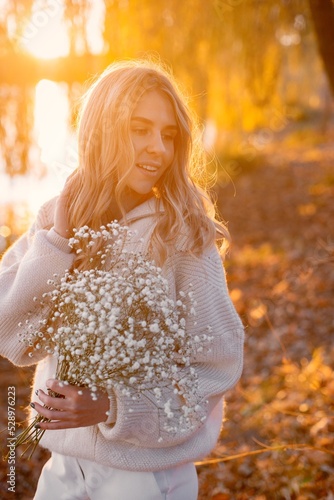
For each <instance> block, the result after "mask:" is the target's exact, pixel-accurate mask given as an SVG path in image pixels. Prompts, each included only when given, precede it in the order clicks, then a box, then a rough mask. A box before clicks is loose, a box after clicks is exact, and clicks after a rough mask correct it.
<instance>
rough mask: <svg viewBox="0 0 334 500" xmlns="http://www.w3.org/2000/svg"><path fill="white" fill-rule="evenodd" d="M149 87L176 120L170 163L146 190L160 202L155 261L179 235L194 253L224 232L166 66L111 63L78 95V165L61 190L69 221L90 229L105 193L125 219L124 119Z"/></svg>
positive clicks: (105, 205)
mask: <svg viewBox="0 0 334 500" xmlns="http://www.w3.org/2000/svg"><path fill="white" fill-rule="evenodd" d="M151 90H158V91H160V92H162V93H163V94H164V95H165V96H166V97H167V98H168V99H169V101H170V102H171V104H172V106H173V109H174V112H175V118H176V121H177V126H178V133H177V136H176V138H175V144H174V151H175V154H174V159H173V162H172V164H171V166H170V167H169V168H167V170H166V171H165V172H164V174H163V176H162V177H161V178H160V179H159V181H158V183H157V185H156V186H155V187H154V190H153V191H154V196H155V197H156V201H157V207H158V203H159V200H162V202H163V206H164V212H163V213H162V215H161V217H160V218H159V219H158V222H157V225H156V227H155V229H154V231H153V234H152V239H151V245H150V248H151V249H152V252H153V253H154V258H155V260H157V261H158V262H159V263H160V264H163V262H164V261H165V260H166V258H167V256H168V255H169V253H170V251H171V249H172V248H173V246H174V245H175V243H176V241H177V238H178V237H179V236H180V235H181V234H182V235H186V248H187V250H188V251H189V252H192V253H193V254H194V255H200V254H201V253H202V252H203V251H204V250H205V249H206V248H208V247H209V246H210V245H211V244H212V243H213V241H215V240H217V236H218V237H219V238H220V241H221V243H223V244H222V245H220V247H221V248H225V247H226V243H227V242H228V240H229V234H228V231H227V229H226V227H225V226H224V225H223V224H222V223H218V222H217V220H216V219H215V210H214V206H213V204H212V202H211V201H210V197H209V195H208V193H207V191H206V189H205V185H203V182H202V184H201V185H200V183H199V180H201V181H203V180H205V172H206V159H205V154H204V151H203V148H202V146H201V140H200V134H199V128H198V126H197V121H196V119H195V116H194V115H193V113H192V112H191V110H190V108H189V107H188V104H187V99H186V97H185V96H184V95H183V93H182V92H181V90H180V88H179V87H178V85H177V84H176V82H175V81H174V79H173V77H172V75H171V74H170V73H169V72H168V70H167V69H165V68H164V67H162V66H161V65H160V64H157V63H155V62H154V63H153V62H151V61H146V60H145V61H138V60H136V61H123V62H117V63H113V64H111V65H110V66H108V67H107V68H106V70H105V71H104V72H103V73H102V74H101V75H100V76H99V77H98V78H97V79H96V80H95V81H94V83H93V84H92V85H91V86H90V87H89V89H88V91H87V92H86V93H85V95H84V96H83V98H82V106H81V110H80V112H79V114H78V124H79V125H78V142H79V167H78V169H77V176H76V181H75V185H74V186H73V187H71V189H70V196H69V199H70V203H69V223H70V227H76V228H78V227H81V226H83V225H88V226H90V227H92V228H93V229H98V228H99V227H100V226H101V225H103V224H106V223H108V222H110V220H111V217H112V214H111V213H110V204H111V203H110V202H111V197H113V200H114V202H116V203H117V206H118V207H119V209H120V210H121V212H122V213H123V216H125V220H126V214H125V211H124V208H123V206H122V193H124V189H125V187H126V184H127V177H128V175H129V174H130V172H131V169H132V168H133V165H134V161H135V154H134V148H133V146H132V142H131V137H130V120H131V116H132V113H133V110H134V108H135V107H136V105H137V103H138V102H139V100H140V99H141V97H142V96H143V94H144V93H145V92H147V91H151ZM120 166H122V169H120ZM121 172H122V173H121ZM81 264H84V263H83V262H82V263H81Z"/></svg>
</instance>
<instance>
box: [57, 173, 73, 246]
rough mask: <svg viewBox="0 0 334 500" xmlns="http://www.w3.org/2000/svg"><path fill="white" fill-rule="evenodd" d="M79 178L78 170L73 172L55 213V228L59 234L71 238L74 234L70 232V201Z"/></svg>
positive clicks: (61, 194)
mask: <svg viewBox="0 0 334 500" xmlns="http://www.w3.org/2000/svg"><path fill="white" fill-rule="evenodd" d="M77 180H78V173H77V171H75V172H73V174H71V175H70V176H69V177H68V179H67V181H66V183H65V186H64V189H63V190H62V192H61V193H60V195H59V198H58V200H57V203H56V209H55V215H54V230H55V231H56V233H58V234H59V236H62V237H63V238H70V237H71V236H72V235H71V234H70V229H71V228H70V227H69V220H68V219H69V217H68V206H69V201H70V196H71V194H72V193H73V187H74V186H75V184H76V181H77Z"/></svg>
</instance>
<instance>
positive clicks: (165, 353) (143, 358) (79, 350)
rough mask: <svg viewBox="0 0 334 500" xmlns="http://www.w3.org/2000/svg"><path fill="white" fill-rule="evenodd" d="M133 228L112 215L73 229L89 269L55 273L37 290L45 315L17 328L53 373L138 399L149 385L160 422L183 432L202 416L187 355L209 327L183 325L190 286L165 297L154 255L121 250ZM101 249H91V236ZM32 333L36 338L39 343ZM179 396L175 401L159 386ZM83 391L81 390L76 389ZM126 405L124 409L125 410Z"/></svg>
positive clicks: (203, 341) (192, 310) (190, 314)
mask: <svg viewBox="0 0 334 500" xmlns="http://www.w3.org/2000/svg"><path fill="white" fill-rule="evenodd" d="M133 234H134V233H133V232H131V231H130V230H129V228H127V227H126V226H121V225H120V224H118V223H117V222H116V221H114V222H112V223H111V224H108V225H107V226H102V227H101V228H100V230H99V231H93V230H92V229H90V228H89V227H88V226H83V227H82V228H80V229H78V230H76V229H75V230H74V237H73V238H71V240H70V245H71V246H72V247H73V250H74V251H75V252H76V253H77V255H80V258H81V256H82V255H85V256H88V257H89V259H88V260H89V262H90V266H89V269H79V268H74V269H72V270H69V271H67V272H66V273H65V275H64V276H63V277H60V278H58V277H54V280H50V282H49V284H50V285H52V286H53V287H54V288H53V290H52V291H50V292H47V293H45V294H44V296H43V303H42V306H43V310H45V308H46V307H48V308H49V315H48V320H47V321H45V319H44V320H41V321H40V322H39V324H38V328H37V329H36V327H34V328H30V329H29V327H31V326H34V325H30V324H29V320H28V331H27V330H26V331H25V333H24V334H22V335H21V340H22V341H24V342H25V343H26V344H27V346H29V348H30V352H29V355H30V356H33V355H34V353H35V351H36V350H37V349H38V352H40V351H41V349H43V348H44V350H45V351H46V354H53V355H55V356H57V359H58V366H57V374H56V378H58V379H59V380H64V381H66V382H67V383H70V384H73V385H76V386H80V387H88V388H89V389H90V391H91V395H92V398H93V399H94V400H96V399H97V398H98V396H97V394H98V389H104V390H106V391H107V392H109V393H110V391H112V390H116V391H119V392H120V393H122V394H124V395H126V396H129V397H132V398H134V400H135V399H136V397H139V396H140V395H141V394H146V393H147V392H149V393H150V394H151V396H152V398H153V401H155V404H156V406H157V407H158V408H159V409H160V410H161V411H162V412H164V414H165V417H166V418H165V420H166V424H165V426H164V429H165V430H166V431H168V432H177V431H181V432H182V430H183V431H184V430H185V429H188V428H189V427H192V426H193V423H194V419H195V420H196V418H197V417H196V415H197V416H198V418H197V420H199V419H202V418H203V408H202V407H201V406H200V405H198V402H197V400H198V398H197V391H198V383H197V373H196V370H195V369H194V368H193V367H191V366H190V363H191V358H192V356H196V353H199V352H201V351H202V350H203V349H204V348H207V349H208V344H209V342H210V339H211V337H210V328H209V327H208V331H207V332H206V333H203V334H202V335H200V336H199V335H196V336H194V338H192V337H191V335H190V333H189V331H190V330H188V329H187V328H186V326H187V322H188V321H192V322H193V323H194V322H195V320H194V317H195V315H196V302H195V300H194V297H193V292H192V291H191V290H188V291H187V290H183V291H181V292H180V293H179V296H178V297H177V300H176V301H173V300H172V299H171V298H170V291H169V286H168V281H167V279H166V278H165V277H164V276H163V272H162V269H161V268H160V267H158V266H157V265H156V264H155V263H154V262H153V261H152V260H149V259H148V258H147V257H146V256H144V255H142V254H138V253H133V252H130V251H129V250H127V249H126V247H127V243H128V241H130V240H131V238H132V236H133ZM101 240H102V241H103V250H99V251H97V252H95V253H94V246H95V245H96V243H97V242H101ZM37 339H38V342H37ZM168 387H169V389H170V391H171V393H173V391H174V396H175V397H179V398H182V401H183V405H179V407H178V408H177V409H174V408H173V403H172V400H171V399H167V401H166V400H165V399H166V398H165V399H164V388H168ZM81 392H82V391H79V394H80V393H81ZM131 411H132V408H130V409H129V412H130V413H131Z"/></svg>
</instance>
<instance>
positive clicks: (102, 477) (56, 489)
mask: <svg viewBox="0 0 334 500" xmlns="http://www.w3.org/2000/svg"><path fill="white" fill-rule="evenodd" d="M197 496H198V480H197V473H196V469H195V466H194V464H192V463H188V464H184V465H180V466H177V467H173V468H172V469H167V470H164V471H159V472H133V471H125V470H120V469H114V468H112V467H105V466H103V465H100V464H97V463H95V462H90V461H89V460H83V459H81V458H80V459H77V458H73V457H68V456H64V455H60V454H58V453H52V456H51V458H50V460H49V461H48V462H47V463H46V464H45V465H44V467H43V470H42V473H41V476H40V478H39V481H38V485H37V491H36V494H35V496H34V500H196V499H197Z"/></svg>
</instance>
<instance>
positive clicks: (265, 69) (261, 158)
mask: <svg viewBox="0 0 334 500" xmlns="http://www.w3.org/2000/svg"><path fill="white" fill-rule="evenodd" d="M147 56H151V57H154V58H160V59H161V60H162V61H163V62H164V63H166V64H167V65H168V66H170V67H171V68H172V70H173V72H174V74H175V76H176V78H177V79H178V80H179V81H180V82H181V83H182V84H183V86H184V87H185V89H186V91H187V92H188V93H189V95H190V97H191V106H192V107H193V108H194V109H195V110H196V112H197V113H198V115H199V117H200V121H201V124H202V129H203V142H204V145H205V147H206V149H207V151H208V156H209V160H210V165H209V168H212V170H214V169H215V168H216V169H217V172H216V174H217V179H216V183H215V185H214V187H213V195H214V196H215V198H216V201H217V207H218V209H219V211H220V212H221V214H222V215H223V217H224V219H225V220H226V221H227V222H228V224H229V229H230V231H231V233H232V239H233V244H232V249H231V252H230V255H229V258H228V259H227V262H226V268H227V276H228V280H229V285H230V291H231V296H232V299H233V301H234V303H235V305H236V308H237V310H238V312H239V313H240V315H241V317H242V319H243V321H244V324H245V326H246V332H247V338H246V345H245V370H244V376H243V379H242V381H241V382H240V384H239V385H238V387H237V389H236V390H235V391H234V392H233V393H232V394H231V395H230V396H228V403H229V405H228V408H229V410H228V414H227V419H228V420H227V422H226V423H225V430H224V431H223V434H222V440H221V443H220V444H219V446H218V447H217V450H216V451H215V452H214V454H213V457H211V459H212V460H214V461H211V462H208V461H207V462H206V463H205V464H201V465H199V469H198V470H199V474H200V498H202V499H207V498H213V499H216V500H228V499H238V500H243V499H246V498H247V499H248V498H255V499H258V500H263V499H267V498H268V499H272V498H277V499H280V498H282V499H287V500H289V499H299V500H304V499H312V498H316V499H318V500H319V499H322V498H324V499H331V500H332V499H333V498H334V479H333V477H334V466H333V449H334V446H333V445H334V422H333V415H334V411H333V396H334V378H333V359H334V349H333V340H332V339H333V336H332V334H333V333H334V319H333V318H334V314H333V313H334V310H333V290H334V271H333V262H334V258H333V253H334V252H333V248H334V243H333V242H334V230H333V227H332V226H333V216H334V202H333V200H334V196H333V194H334V172H333V160H334V145H333V139H334V118H333V109H334V104H333V92H334V4H333V2H332V0H208V1H203V0H186V1H179V0H155V1H153V0H141V1H135V0H113V1H112V0H111V1H103V0H95V1H89V0H22V1H20V0H0V255H1V253H3V252H4V251H5V249H6V248H7V247H8V246H9V245H10V244H11V243H12V242H13V241H14V240H15V239H16V238H17V237H18V236H19V235H20V234H22V233H23V232H24V231H25V230H26V229H27V227H28V226H29V224H30V223H31V221H32V220H33V218H34V216H35V214H36V212H37V210H38V208H39V207H40V206H41V204H42V203H43V202H44V201H46V200H47V199H49V198H51V197H53V196H54V195H57V194H58V193H59V192H60V190H61V188H62V186H63V184H64V181H65V179H66V177H67V176H68V175H69V174H70V173H71V172H72V170H73V169H74V168H75V167H76V165H77V150H76V133H75V118H76V108H77V103H78V99H79V97H80V95H81V94H82V92H83V90H84V89H85V88H86V87H87V81H88V82H89V79H91V78H92V77H93V76H94V75H96V74H97V73H99V72H101V71H102V70H103V69H104V68H105V67H106V66H107V65H108V64H110V63H111V62H113V61H114V60H117V59H124V58H136V57H147ZM1 363H2V364H1V369H2V384H4V385H5V384H7V383H8V384H10V385H13V384H17V387H18V389H20V391H18V394H19V396H18V397H19V400H18V412H21V415H23V408H24V406H25V405H26V404H28V402H29V400H28V398H29V387H27V386H26V385H27V380H29V377H31V376H32V372H31V371H29V370H26V371H24V370H17V369H14V368H11V367H10V365H9V364H7V362H5V360H2V361H1ZM4 390H5V389H4ZM3 418H4V417H3ZM1 421H2V420H1ZM4 425H5V424H4ZM256 450H257V451H256ZM226 456H228V457H230V458H231V457H232V460H230V459H229V460H228V461H226V462H225V459H226ZM234 456H236V457H237V458H233V457H234ZM224 457H225V458H224ZM238 457H239V458H238ZM46 458H47V453H46V452H42V451H41V452H39V454H38V453H37V454H36V458H35V459H34V461H33V462H29V461H25V460H24V459H22V460H21V461H20V462H19V464H18V470H19V472H18V489H19V496H18V497H17V498H21V499H25V498H26V499H28V498H31V497H32V495H33V491H34V487H35V485H36V481H37V477H38V473H39V470H40V468H41V466H42V465H43V463H44V462H45V460H46ZM4 471H5V469H4ZM4 474H5V472H4ZM2 492H3V498H5V497H6V494H7V493H6V488H5V486H4V485H3V486H2Z"/></svg>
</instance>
